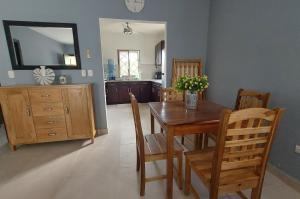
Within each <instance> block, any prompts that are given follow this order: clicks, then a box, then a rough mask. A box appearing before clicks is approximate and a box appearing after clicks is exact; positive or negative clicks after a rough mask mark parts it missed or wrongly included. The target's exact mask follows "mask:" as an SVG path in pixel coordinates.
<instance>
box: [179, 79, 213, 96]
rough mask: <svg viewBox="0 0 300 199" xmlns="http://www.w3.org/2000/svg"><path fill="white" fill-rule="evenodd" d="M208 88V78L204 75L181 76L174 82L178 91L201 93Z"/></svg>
mask: <svg viewBox="0 0 300 199" xmlns="http://www.w3.org/2000/svg"><path fill="white" fill-rule="evenodd" d="M208 86H209V83H208V77H207V76H206V75H203V76H196V77H190V76H183V77H180V78H179V79H178V80H177V82H176V89H177V90H179V91H186V90H188V91H190V92H191V93H194V92H202V91H204V90H205V89H207V88H208Z"/></svg>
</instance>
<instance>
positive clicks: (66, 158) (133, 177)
mask: <svg viewBox="0 0 300 199" xmlns="http://www.w3.org/2000/svg"><path fill="white" fill-rule="evenodd" d="M141 115H142V123H143V127H144V129H145V130H146V131H145V133H147V132H149V129H150V114H149V110H148V107H147V105H141ZM108 121H109V132H110V133H109V134H108V135H104V136H101V137H98V138H96V141H95V144H93V145H90V144H89V143H90V141H70V142H57V143H47V144H37V145H27V146H21V147H20V148H19V149H18V150H17V151H16V152H10V151H9V149H8V146H7V144H6V141H5V136H4V131H3V128H2V129H1V130H0V198H1V199H20V198H22V199H137V198H140V197H139V176H138V173H136V171H135V158H136V155H135V136H134V129H133V128H134V127H133V120H132V114H131V109H130V106H129V105H116V106H109V107H108ZM164 166H165V163H164V162H158V163H157V164H152V163H149V164H148V165H147V170H146V172H147V174H148V175H153V174H157V173H164V172H165V168H164ZM193 184H195V185H196V186H197V188H198V189H199V190H200V191H201V196H202V198H203V199H205V198H208V193H207V191H206V189H205V188H204V187H203V186H201V183H200V182H199V180H198V179H196V178H194V179H193ZM144 198H151V199H154V198H155V199H163V198H165V181H157V182H152V183H148V184H146V196H145V197H144ZM174 198H175V199H181V198H182V199H183V198H184V199H185V198H193V197H192V196H189V197H187V196H185V195H184V194H183V193H182V192H181V191H180V190H179V189H178V188H177V187H176V184H174ZM220 198H223V199H231V198H238V197H237V196H236V195H225V196H223V197H220ZM262 198H263V199H282V198H286V199H299V198H300V193H298V192H296V191H295V190H293V189H292V188H290V187H288V186H287V185H286V184H284V183H283V182H282V181H280V180H279V179H278V178H277V177H275V176H273V175H272V174H270V173H267V176H266V178H265V184H264V189H263V197H262Z"/></svg>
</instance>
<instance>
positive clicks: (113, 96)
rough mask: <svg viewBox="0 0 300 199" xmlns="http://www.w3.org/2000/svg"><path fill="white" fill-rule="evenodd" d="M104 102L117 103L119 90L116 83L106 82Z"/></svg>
mask: <svg viewBox="0 0 300 199" xmlns="http://www.w3.org/2000/svg"><path fill="white" fill-rule="evenodd" d="M105 90H106V103H107V104H118V103H119V91H118V86H117V84H114V83H110V84H106V89H105Z"/></svg>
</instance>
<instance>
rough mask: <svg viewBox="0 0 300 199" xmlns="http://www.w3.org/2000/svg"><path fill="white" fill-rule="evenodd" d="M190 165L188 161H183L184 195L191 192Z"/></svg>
mask: <svg viewBox="0 0 300 199" xmlns="http://www.w3.org/2000/svg"><path fill="white" fill-rule="evenodd" d="M191 172H192V171H191V165H190V163H189V161H188V160H187V159H186V160H185V186H184V187H185V189H184V192H185V194H186V195H189V194H190V192H191Z"/></svg>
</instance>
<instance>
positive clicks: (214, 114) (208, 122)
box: [148, 101, 226, 199]
mask: <svg viewBox="0 0 300 199" xmlns="http://www.w3.org/2000/svg"><path fill="white" fill-rule="evenodd" d="M148 104H149V107H150V113H151V133H152V134H153V133H154V120H156V121H157V122H158V123H159V125H160V126H161V128H162V129H163V130H164V132H165V133H166V137H167V165H166V166H167V187H166V188H167V190H166V194H167V199H172V198H173V154H174V148H173V145H174V142H173V141H174V137H175V136H184V135H190V134H203V133H214V132H217V130H218V126H219V122H220V117H221V113H222V111H223V110H224V109H226V108H225V107H224V106H222V105H219V104H216V103H214V102H211V101H199V102H198V107H197V109H194V110H190V109H186V107H185V104H184V102H150V103H148Z"/></svg>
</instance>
